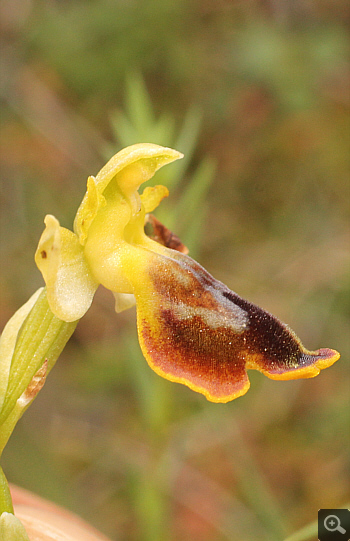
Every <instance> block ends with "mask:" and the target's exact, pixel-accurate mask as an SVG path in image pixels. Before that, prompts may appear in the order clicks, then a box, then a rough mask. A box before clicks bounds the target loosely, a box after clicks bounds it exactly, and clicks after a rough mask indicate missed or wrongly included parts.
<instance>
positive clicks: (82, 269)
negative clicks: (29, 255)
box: [35, 215, 98, 322]
mask: <svg viewBox="0 0 350 541" xmlns="http://www.w3.org/2000/svg"><path fill="white" fill-rule="evenodd" d="M45 225H46V229H45V230H44V232H43V234H42V236H41V238H40V241H39V245H38V248H37V251H36V254H35V261H36V264H37V266H38V268H39V269H40V271H41V273H42V275H43V277H44V280H45V283H46V287H47V299H48V302H49V305H50V308H51V310H52V312H53V313H54V314H55V315H56V316H57V317H58V318H59V319H62V320H63V321H67V322H69V321H76V320H77V319H80V318H81V317H82V316H83V315H84V314H85V312H86V311H87V310H88V308H89V307H90V304H91V302H92V299H93V296H94V293H95V291H96V289H97V286H98V283H97V282H96V280H95V279H94V277H93V276H92V274H91V271H90V269H89V267H88V264H87V263H86V261H85V258H84V251H83V247H82V246H81V245H80V243H79V240H78V237H77V236H76V235H75V234H74V233H72V231H69V230H68V229H65V228H64V227H60V224H59V222H58V220H56V218H55V217H54V216H51V215H47V216H46V218H45Z"/></svg>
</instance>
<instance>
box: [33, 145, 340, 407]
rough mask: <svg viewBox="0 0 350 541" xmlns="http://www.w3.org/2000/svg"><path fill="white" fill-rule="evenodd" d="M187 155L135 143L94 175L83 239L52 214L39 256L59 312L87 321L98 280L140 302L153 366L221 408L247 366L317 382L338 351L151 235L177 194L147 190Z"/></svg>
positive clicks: (79, 224)
mask: <svg viewBox="0 0 350 541" xmlns="http://www.w3.org/2000/svg"><path fill="white" fill-rule="evenodd" d="M181 157H182V154H180V153H179V152H177V151H175V150H172V149H169V148H164V147H160V146H157V145H153V144H139V145H133V146H131V147H128V148H126V149H124V150H122V151H121V152H119V153H118V154H116V155H115V156H114V157H113V158H112V159H111V160H110V161H109V162H108V163H107V164H106V165H105V167H103V168H102V169H101V171H100V172H99V173H98V175H97V176H96V178H95V177H89V179H88V183H87V191H86V194H85V196H84V199H83V201H82V203H81V205H80V207H79V209H78V212H77V214H76V217H75V221H74V233H73V232H72V231H69V230H68V229H65V228H63V227H60V225H59V222H58V221H57V220H56V218H54V217H53V216H50V215H48V216H46V218H45V224H46V229H45V230H44V232H43V234H42V236H41V239H40V241H39V245H38V249H37V252H36V255H35V260H36V263H37V265H38V267H39V269H40V271H41V272H42V274H43V277H44V280H45V282H46V287H47V298H48V302H49V305H50V308H51V310H52V312H53V313H54V314H55V315H56V316H57V317H58V318H60V319H62V320H63V321H67V322H69V321H75V320H77V319H80V318H81V317H82V316H83V315H84V314H85V312H86V311H87V310H88V308H89V306H90V304H91V302H92V299H93V296H94V293H95V291H96V289H97V287H98V285H99V284H102V285H103V286H105V287H106V288H108V289H110V290H111V291H112V292H113V293H114V296H115V299H116V310H117V311H120V310H123V309H125V308H128V307H130V306H132V305H133V304H134V303H135V300H136V306H137V325H138V334H139V341H140V345H141V348H142V351H143V354H144V356H145V357H146V359H147V361H148V363H149V365H150V366H151V367H152V368H153V369H154V370H155V371H156V372H157V373H158V374H160V375H161V376H163V377H165V378H167V379H169V380H171V381H176V382H179V383H184V384H185V385H187V386H188V387H190V388H191V389H193V390H195V391H198V392H200V393H203V394H204V395H205V396H206V397H207V398H208V400H211V401H213V402H227V401H229V400H232V399H234V398H236V397H238V396H241V395H243V394H244V393H245V392H246V391H247V390H248V388H249V379H248V376H247V369H256V370H259V371H260V372H263V373H264V374H265V375H267V376H268V377H270V378H272V379H284V380H286V379H296V378H309V377H313V376H316V375H317V374H318V373H319V372H320V370H321V369H323V368H327V367H328V366H330V365H332V364H333V363H334V362H335V361H336V360H337V359H338V358H339V354H338V353H337V352H336V351H334V350H331V349H320V350H317V351H314V352H311V351H307V350H306V349H304V347H303V346H302V344H301V342H300V340H299V339H298V338H297V337H296V336H295V334H294V333H293V331H291V330H290V329H289V328H288V326H287V325H285V324H283V323H281V322H280V321H279V320H278V319H276V318H275V317H274V316H272V315H270V314H268V313H267V312H265V311H264V310H262V309H261V308H259V307H257V306H255V305H254V304H252V303H250V302H248V301H245V300H243V299H242V298H241V297H239V296H238V295H237V294H236V293H233V292H232V291H230V290H229V289H228V288H227V287H226V286H225V285H224V284H222V283H221V282H218V281H217V280H215V278H213V277H212V276H211V275H210V274H209V273H208V272H207V271H206V270H205V269H204V268H203V267H201V266H200V265H199V264H198V263H196V262H195V261H194V260H193V259H191V258H190V257H189V256H187V255H185V254H184V253H181V252H182V251H184V250H181V251H177V250H174V249H171V248H169V247H167V246H164V245H162V244H160V243H158V242H156V241H155V240H152V239H151V238H149V237H148V236H147V235H146V234H145V231H144V224H145V216H146V214H147V213H149V212H152V211H153V210H154V209H155V208H156V207H157V206H158V204H159V203H160V201H161V200H162V199H163V198H164V197H166V196H167V195H168V191H167V189H166V188H165V187H164V186H155V187H154V188H150V187H147V188H146V189H145V190H144V192H143V194H142V195H139V193H138V189H139V187H140V185H141V184H142V183H143V182H146V181H147V180H149V179H150V178H151V177H152V176H153V175H154V173H155V172H156V171H157V170H158V169H159V168H160V167H162V166H163V165H165V164H167V163H170V162H172V161H174V160H177V159H179V158H181Z"/></svg>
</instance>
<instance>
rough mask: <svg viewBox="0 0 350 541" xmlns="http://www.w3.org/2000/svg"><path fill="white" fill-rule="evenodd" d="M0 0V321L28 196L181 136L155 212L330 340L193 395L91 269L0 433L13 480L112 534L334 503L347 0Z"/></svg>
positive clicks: (230, 276) (19, 297)
mask: <svg viewBox="0 0 350 541" xmlns="http://www.w3.org/2000/svg"><path fill="white" fill-rule="evenodd" d="M1 9H2V17H1V21H2V29H3V32H2V55H1V63H2V68H3V76H2V77H1V78H0V89H1V96H2V101H3V112H2V124H1V132H0V143H1V177H2V193H1V197H2V205H3V208H2V212H1V262H2V265H1V271H2V272H1V280H0V287H1V299H0V300H1V311H0V317H1V320H2V322H3V323H5V321H6V320H7V319H8V317H9V316H10V315H11V314H12V313H13V312H14V311H15V309H16V308H17V307H18V306H19V305H20V304H22V303H23V302H25V300H27V298H28V297H29V295H30V294H31V293H32V292H33V291H34V289H35V288H36V287H38V286H39V285H41V283H42V281H41V277H40V275H39V272H38V271H37V270H36V268H35V265H34V261H33V254H34V251H35V247H36V244H37V241H38V238H39V236H40V233H41V231H42V228H43V217H44V215H45V214H46V213H52V214H54V215H55V216H57V217H58V218H59V219H60V221H61V223H62V225H65V226H67V227H71V223H72V220H73V217H74V214H75V212H76V208H77V206H78V204H79V202H80V200H81V197H82V195H83V193H84V191H85V179H86V177H87V175H88V174H95V173H96V172H97V171H98V169H99V168H100V167H101V166H102V165H103V164H104V162H105V160H106V159H107V158H109V157H110V156H111V155H112V154H113V153H115V152H116V151H117V150H118V149H119V148H121V147H123V146H125V145H126V144H131V143H133V142H137V141H141V140H142V141H149V142H158V143H160V144H165V145H168V146H171V145H173V146H174V147H175V148H177V149H178V150H181V151H183V152H184V153H185V160H182V161H179V162H178V163H177V164H174V165H171V166H169V167H167V168H164V169H163V170H161V171H160V172H159V174H157V176H156V177H155V179H154V181H155V182H156V183H167V184H168V185H169V184H170V187H171V194H170V198H169V200H167V201H164V202H162V205H161V207H160V208H159V213H157V216H158V217H159V218H160V219H161V220H162V221H163V222H164V223H165V224H166V225H168V226H169V227H171V228H172V229H173V230H174V231H175V232H176V233H178V234H179V235H180V236H181V237H182V239H183V241H184V242H187V243H188V245H189V247H190V248H191V255H195V256H196V257H197V258H198V259H199V261H200V262H201V263H202V264H204V265H205V266H206V267H207V268H208V270H209V271H211V272H212V273H213V274H214V275H215V276H216V277H217V278H219V279H221V280H222V281H224V282H225V283H227V285H229V286H230V287H231V288H232V289H234V290H235V291H237V292H238V293H239V294H241V295H242V296H244V297H247V298H249V299H250V300H252V301H254V302H256V303H257V304H260V305H261V306H264V307H265V308H266V309H268V310H270V311H272V312H273V313H275V314H276V315H277V316H279V317H280V318H281V319H282V320H284V321H286V322H288V323H289V324H290V325H291V326H292V327H293V328H294V329H295V330H296V331H297V333H298V334H299V336H300V337H301V338H302V340H303V342H304V344H305V345H306V346H307V347H310V348H317V347H323V346H329V347H333V348H336V349H338V350H339V351H340V352H341V353H342V359H341V360H340V361H339V362H338V363H337V364H336V365H335V366H334V367H332V368H331V369H329V370H326V371H325V372H323V373H322V374H321V375H320V376H318V377H317V378H315V379H313V380H306V381H296V382H273V381H270V380H268V379H266V378H264V377H263V376H262V375H260V374H256V373H251V374H250V379H251V383H252V386H251V389H250V391H249V392H248V393H247V395H246V396H244V397H242V398H240V399H238V400H236V401H234V402H233V403H230V404H227V405H217V404H210V403H207V402H206V400H205V399H204V398H203V397H202V396H199V395H196V394H194V393H192V392H191V391H190V390H188V389H187V388H185V387H183V386H180V385H175V384H171V383H169V382H166V381H164V380H162V379H160V378H159V377H158V376H156V375H155V374H154V373H153V372H152V371H151V370H150V369H149V368H148V366H147V364H146V362H145V361H144V359H143V358H142V356H141V355H140V351H139V347H138V345H137V338H136V328H135V327H136V325H135V313H134V312H133V311H132V310H131V311H129V312H126V313H124V314H119V315H117V314H115V313H114V311H113V301H112V298H111V296H110V295H109V294H108V293H107V292H106V291H103V290H102V289H101V290H99V291H98V293H97V295H96V298H95V301H94V303H93V306H92V308H91V309H90V311H89V312H88V314H87V315H86V316H85V317H84V319H83V320H82V321H81V322H80V324H79V326H78V328H77V331H76V333H75V335H74V337H73V339H72V340H71V342H70V344H69V345H68V347H67V348H66V350H65V352H64V353H63V355H62V356H61V359H60V361H59V362H58V363H57V365H56V367H55V370H54V371H53V372H52V373H51V374H50V378H48V381H47V383H46V384H45V386H44V388H43V390H42V391H41V392H40V395H39V397H38V398H37V400H36V401H35V402H34V404H33V406H32V407H31V408H30V409H29V410H28V412H27V413H26V415H25V416H24V418H23V419H22V421H21V422H20V424H19V426H18V427H17V429H16V431H15V433H14V434H13V437H12V439H11V440H10V442H9V445H8V448H7V450H6V452H5V454H4V460H3V467H4V470H5V471H6V473H7V474H8V476H9V478H10V480H12V481H14V482H16V483H18V484H21V485H23V486H25V487H26V488H30V489H32V490H34V491H36V492H38V493H40V494H42V495H44V496H46V497H49V498H52V499H53V500H54V501H57V502H59V503H61V504H63V505H66V506H67V507H70V508H72V509H74V510H75V511H77V512H79V513H81V514H82V515H83V516H84V517H85V518H87V519H88V520H89V521H90V522H92V523H93V524H95V525H96V526H97V527H99V528H100V529H101V530H102V531H104V532H105V533H107V534H109V535H110V536H111V537H112V538H113V539H116V540H117V539H123V540H124V539H128V540H129V539H130V541H133V540H136V539H137V540H139V539H142V541H143V540H147V539H152V540H153V541H155V540H156V539H162V540H164V541H166V540H167V539H169V541H175V540H178V539H181V540H182V541H186V540H187V539H188V540H190V539H191V540H192V539H196V540H198V541H219V540H220V541H221V540H226V539H229V540H235V539H237V540H239V541H242V540H247V541H250V540H251V541H255V540H263V539H266V540H273V539H276V540H277V539H279V540H280V539H282V538H283V537H286V536H287V535H289V534H292V533H293V532H294V531H296V530H298V529H301V528H303V527H304V526H305V525H307V524H308V523H312V522H313V521H314V520H315V518H316V516H317V510H318V508H320V507H324V508H332V507H339V506H341V505H342V504H343V503H344V502H346V501H348V500H349V494H348V484H349V483H348V481H349V474H348V472H349V465H348V455H349V453H348V451H349V437H348V427H349V390H348V389H349V368H348V359H349V343H348V338H347V336H348V335H347V332H348V328H349V304H350V303H349V276H348V262H349V250H348V245H349V230H348V223H349V222H348V221H349V209H348V197H349V182H348V179H349V170H350V165H349V153H348V140H349V79H348V75H347V73H348V69H349V68H348V50H347V49H348V45H347V39H346V38H347V22H346V15H347V11H348V6H347V4H346V2H345V0H344V1H343V0H339V1H337V2H333V1H332V2H331V1H329V2H328V1H322V2H321V1H320V2H314V3H312V6H311V4H310V3H306V2H298V3H295V2H265V3H264V4H262V3H260V2H225V1H223V2H204V3H203V2H194V1H191V2H170V1H164V0H163V1H162V2H161V1H160V0H157V1H156V0H153V1H151V2H136V3H130V2H129V3H125V2H124V3H122V2H119V1H118V2H109V1H107V0H98V1H97V0H96V1H92V2H79V1H73V2H69V3H62V2H48V1H41V2H38V3H30V2H25V1H24V0H23V1H19V2H16V3H14V2H10V1H5V2H3V3H2V7H1ZM140 73H142V74H143V77H144V81H143V79H142V77H141V76H139V75H138V74H140ZM214 163H215V164H216V171H215V173H214V165H213V164H214ZM213 175H214V178H213ZM208 190H209V192H208ZM312 535H313V534H312Z"/></svg>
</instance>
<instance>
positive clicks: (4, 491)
mask: <svg viewBox="0 0 350 541" xmlns="http://www.w3.org/2000/svg"><path fill="white" fill-rule="evenodd" d="M2 513H13V505H12V498H11V494H10V489H9V485H8V482H7V479H6V477H5V474H4V472H3V471H2V468H1V466H0V515H2Z"/></svg>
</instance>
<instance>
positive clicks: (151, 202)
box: [141, 184, 169, 213]
mask: <svg viewBox="0 0 350 541" xmlns="http://www.w3.org/2000/svg"><path fill="white" fill-rule="evenodd" d="M168 195H169V190H168V188H166V187H165V186H162V185H161V184H160V185H158V186H153V187H152V186H147V188H145V189H144V190H143V193H142V195H141V201H142V203H143V206H144V207H145V212H146V213H148V212H153V211H154V209H155V208H157V207H158V205H159V203H160V202H161V201H162V199H164V197H168Z"/></svg>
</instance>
